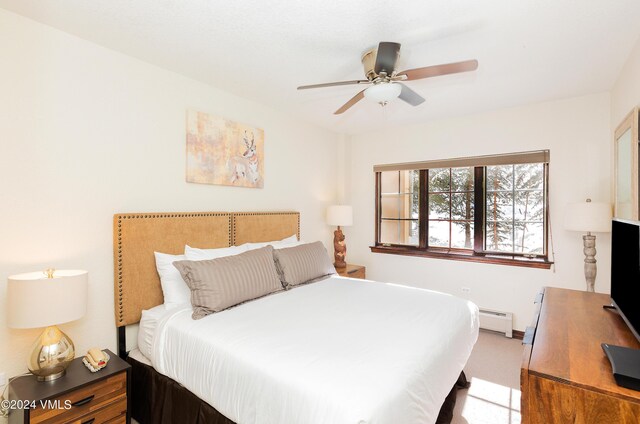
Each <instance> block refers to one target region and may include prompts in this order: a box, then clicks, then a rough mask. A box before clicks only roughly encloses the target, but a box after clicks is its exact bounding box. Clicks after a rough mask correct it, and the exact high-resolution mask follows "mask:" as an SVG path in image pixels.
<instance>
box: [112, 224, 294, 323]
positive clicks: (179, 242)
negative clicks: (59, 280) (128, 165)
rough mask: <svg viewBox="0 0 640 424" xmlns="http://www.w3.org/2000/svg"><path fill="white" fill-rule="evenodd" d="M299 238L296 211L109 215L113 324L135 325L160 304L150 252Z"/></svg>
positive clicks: (180, 251) (179, 251)
mask: <svg viewBox="0 0 640 424" xmlns="http://www.w3.org/2000/svg"><path fill="white" fill-rule="evenodd" d="M292 234H296V235H297V236H298V238H300V214H299V213H298V212H235V213H234V212H162V213H121V214H116V215H114V217H113V254H114V285H115V287H114V288H115V316H116V326H117V327H124V326H127V325H129V324H135V323H137V322H139V321H140V316H141V313H142V311H143V310H144V309H150V308H152V307H154V306H156V305H160V304H161V303H162V302H163V298H162V289H161V287H160V278H159V276H158V273H157V271H156V266H155V258H154V254H153V252H154V251H156V252H163V253H169V254H181V253H182V252H183V251H184V245H185V244H188V245H190V246H192V247H198V248H219V247H228V246H231V245H240V244H243V243H247V242H262V241H271V240H280V239H283V238H285V237H288V236H290V235H292Z"/></svg>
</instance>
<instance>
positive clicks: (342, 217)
mask: <svg viewBox="0 0 640 424" xmlns="http://www.w3.org/2000/svg"><path fill="white" fill-rule="evenodd" d="M327 224H329V225H336V226H337V227H338V229H337V230H336V231H334V232H333V250H334V252H333V258H334V260H335V262H334V263H333V266H335V267H336V268H344V267H346V266H347V263H346V262H345V258H346V257H347V244H346V243H345V237H344V234H343V233H342V229H341V228H340V227H341V226H342V227H347V226H349V225H352V224H353V209H352V208H351V206H346V205H333V206H329V209H327Z"/></svg>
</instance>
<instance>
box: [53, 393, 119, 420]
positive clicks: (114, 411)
mask: <svg viewBox="0 0 640 424" xmlns="http://www.w3.org/2000/svg"><path fill="white" fill-rule="evenodd" d="M56 420H57V418H56ZM126 421H127V398H121V399H120V400H118V401H116V403H113V404H111V405H108V406H106V407H104V408H102V409H100V410H98V411H96V412H94V413H91V414H87V415H85V416H83V417H81V418H78V419H77V420H75V421H72V423H73V424H107V423H108V424H112V423H119V422H122V423H124V422H126ZM59 422H61V421H59Z"/></svg>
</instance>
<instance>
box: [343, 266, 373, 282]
mask: <svg viewBox="0 0 640 424" xmlns="http://www.w3.org/2000/svg"><path fill="white" fill-rule="evenodd" d="M336 271H337V272H338V275H340V276H341V277H349V278H361V279H363V280H364V279H365V278H367V277H366V275H365V271H366V268H365V267H363V266H362V265H351V264H347V266H346V267H345V268H336Z"/></svg>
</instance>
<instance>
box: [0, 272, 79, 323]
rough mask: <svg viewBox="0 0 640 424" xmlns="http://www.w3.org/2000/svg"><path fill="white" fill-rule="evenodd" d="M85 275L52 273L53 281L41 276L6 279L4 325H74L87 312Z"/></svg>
mask: <svg viewBox="0 0 640 424" xmlns="http://www.w3.org/2000/svg"><path fill="white" fill-rule="evenodd" d="M87 281H88V273H87V271H81V270H61V271H57V270H56V271H55V272H54V277H53V278H47V276H46V275H45V274H44V273H43V272H29V273H26V274H19V275H13V276H11V277H9V279H8V284H7V325H8V326H9V327H11V328H38V327H47V326H50V325H57V324H63V323H65V322H70V321H75V320H77V319H80V318H82V317H83V316H84V314H85V312H86V310H87Z"/></svg>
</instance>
